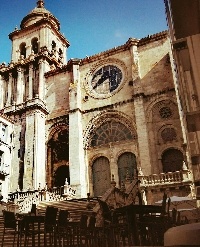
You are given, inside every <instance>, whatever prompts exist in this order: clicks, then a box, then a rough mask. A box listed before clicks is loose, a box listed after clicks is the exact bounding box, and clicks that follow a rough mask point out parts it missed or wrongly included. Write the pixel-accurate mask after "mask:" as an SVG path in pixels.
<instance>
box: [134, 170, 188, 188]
mask: <svg viewBox="0 0 200 247" xmlns="http://www.w3.org/2000/svg"><path fill="white" fill-rule="evenodd" d="M138 178H139V179H140V181H141V184H140V185H141V186H153V185H162V184H163V185H164V184H165V185H166V184H176V183H182V182H188V181H192V178H191V172H190V171H189V170H181V171H175V172H167V173H160V174H152V175H143V174H139V175H138Z"/></svg>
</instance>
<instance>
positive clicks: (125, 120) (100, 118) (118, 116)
mask: <svg viewBox="0 0 200 247" xmlns="http://www.w3.org/2000/svg"><path fill="white" fill-rule="evenodd" d="M110 120H115V121H116V122H120V123H122V124H124V125H125V126H126V127H127V128H128V129H129V130H130V132H131V133H132V136H133V139H137V133H136V126H135V124H134V123H133V120H132V119H131V118H130V117H129V116H127V115H125V114H124V113H122V112H118V111H109V110H108V111H103V112H101V113H99V114H97V115H96V116H95V117H93V118H92V119H91V120H90V122H89V124H88V125H87V127H86V129H85V131H84V133H83V136H84V139H83V147H84V149H87V148H88V147H89V146H90V142H91V134H92V132H93V131H94V130H95V129H97V128H98V127H100V126H101V125H102V124H103V123H106V122H108V121H110Z"/></svg>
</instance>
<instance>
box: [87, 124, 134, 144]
mask: <svg viewBox="0 0 200 247" xmlns="http://www.w3.org/2000/svg"><path fill="white" fill-rule="evenodd" d="M130 139H133V136H132V133H131V131H130V130H129V129H128V128H127V127H126V126H125V125H124V124H122V123H120V122H117V121H115V120H112V121H108V122H106V123H104V124H102V125H101V126H100V127H99V128H98V129H96V130H95V131H94V133H93V136H92V138H91V146H92V147H95V146H99V145H103V144H107V143H109V142H118V141H123V140H130Z"/></svg>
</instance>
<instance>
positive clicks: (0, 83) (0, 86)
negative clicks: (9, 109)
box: [0, 75, 5, 109]
mask: <svg viewBox="0 0 200 247" xmlns="http://www.w3.org/2000/svg"><path fill="white" fill-rule="evenodd" d="M4 93H5V89H4V80H3V78H2V75H0V109H2V108H3V107H4Z"/></svg>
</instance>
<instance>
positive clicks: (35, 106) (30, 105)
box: [4, 98, 49, 116]
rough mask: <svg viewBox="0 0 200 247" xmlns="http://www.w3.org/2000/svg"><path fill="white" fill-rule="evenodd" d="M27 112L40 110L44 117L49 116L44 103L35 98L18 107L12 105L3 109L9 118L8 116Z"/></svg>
mask: <svg viewBox="0 0 200 247" xmlns="http://www.w3.org/2000/svg"><path fill="white" fill-rule="evenodd" d="M29 110H40V111H42V112H43V113H44V114H45V115H48V114H49V112H48V110H47V108H46V106H45V104H44V102H43V101H42V100H40V99H37V98H36V99H32V100H28V101H26V102H25V103H22V104H19V105H12V106H9V107H6V108H4V113H5V114H7V115H8V116H9V115H13V113H18V112H26V111H29Z"/></svg>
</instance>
